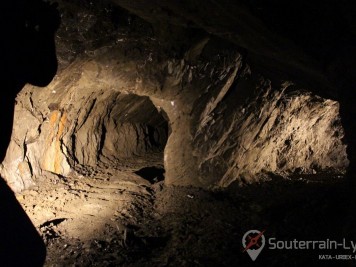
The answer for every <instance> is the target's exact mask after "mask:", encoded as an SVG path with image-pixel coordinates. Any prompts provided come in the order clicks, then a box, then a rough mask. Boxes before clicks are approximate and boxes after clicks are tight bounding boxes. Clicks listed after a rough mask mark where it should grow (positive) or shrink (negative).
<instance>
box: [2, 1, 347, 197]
mask: <svg viewBox="0 0 356 267" xmlns="http://www.w3.org/2000/svg"><path fill="white" fill-rule="evenodd" d="M118 2H120V1H118ZM121 2H122V1H121ZM75 3H76V2H73V3H68V2H66V1H62V2H60V7H61V10H62V14H63V15H62V19H63V23H62V26H61V28H60V30H59V32H58V36H57V47H58V56H59V63H60V66H59V69H60V71H59V72H58V74H57V76H56V77H55V79H54V80H53V82H52V83H51V84H50V85H49V86H48V87H46V88H43V89H39V88H36V87H32V86H27V87H26V88H25V89H24V90H23V91H22V92H21V93H20V95H19V96H18V98H17V105H16V112H15V118H16V119H15V125H14V132H13V137H12V141H11V144H10V146H9V149H8V153H7V156H6V159H5V161H4V162H3V168H2V172H1V174H2V176H4V177H5V178H6V179H7V180H8V183H9V184H10V185H11V187H12V188H13V190H15V191H20V190H23V189H24V188H28V187H30V186H31V185H32V184H33V183H36V181H38V180H40V179H43V178H45V177H47V176H48V175H50V174H56V175H59V176H64V177H66V176H68V175H70V174H71V172H74V171H77V172H80V170H82V169H83V168H92V167H96V166H98V167H101V168H113V169H115V168H116V169H120V170H128V171H136V170H138V169H140V168H142V167H147V166H162V165H164V168H165V171H166V174H165V182H166V183H167V184H175V185H195V186H203V187H214V186H217V187H220V186H223V187H225V186H228V185H230V184H231V183H232V182H234V181H237V182H239V183H245V182H247V183H249V182H253V181H259V180H260V179H263V178H264V174H266V173H268V172H273V173H279V174H291V173H294V172H302V173H311V172H315V171H320V170H333V171H343V170H344V169H345V168H346V166H347V164H348V161H347V158H346V152H345V145H344V144H343V143H342V141H341V139H342V137H343V129H342V127H341V124H340V119H339V116H338V103H337V102H335V101H331V100H326V99H323V98H321V97H318V96H316V95H313V94H311V93H310V92H308V91H309V88H307V87H305V85H304V83H303V84H298V81H295V80H293V79H292V80H290V79H286V78H289V76H285V75H282V74H280V73H278V72H275V73H271V72H269V69H268V68H266V67H265V65H264V64H261V65H258V64H257V65H256V62H255V61H253V64H249V60H248V57H247V56H246V55H245V53H244V50H243V49H241V48H238V47H236V46H233V45H231V44H230V43H228V42H226V41H223V40H221V39H217V38H216V37H213V36H209V35H207V34H204V33H203V34H202V33H201V32H199V34H198V35H197V36H196V38H192V39H189V38H190V37H187V38H186V39H184V40H182V43H179V44H175V45H177V46H178V47H179V49H178V50H179V53H178V52H177V53H176V52H175V53H173V52H172V53H170V52H167V51H170V50H169V49H171V48H172V47H168V48H167V44H166V43H164V42H161V41H160V38H156V36H155V35H154V33H153V28H154V27H155V26H154V27H153V28H152V27H151V26H150V25H149V24H147V23H145V22H143V21H141V20H140V19H139V18H137V17H135V16H133V15H130V14H127V13H125V12H123V11H121V10H120V9H117V7H114V6H113V5H106V6H105V5H104V4H103V3H101V2H100V3H98V4H96V5H98V6H99V7H103V8H102V9H100V8H98V6H96V7H95V8H94V7H91V5H90V4H89V3H87V5H79V4H78V3H77V4H75ZM79 3H81V2H80V1H79ZM85 3H86V2H85ZM125 3H126V2H125ZM101 5H104V6H101ZM99 10H100V11H99ZM117 12H119V16H116V15H115V14H116V13H117ZM114 15H115V16H114ZM118 18H119V19H118ZM178 24H179V23H178ZM180 30H181V31H182V32H183V33H187V31H186V30H184V29H180ZM210 32H211V31H210ZM218 35H220V36H221V34H218ZM228 39H229V38H228ZM167 49H168V50H167ZM178 50H177V51H178ZM261 53H262V52H261ZM294 63H295V62H294ZM294 63H293V64H294ZM266 74H267V75H266ZM268 74H270V76H269V75H268ZM168 135H169V137H168ZM167 137H168V139H167ZM163 150H164V156H163V154H162V153H163Z"/></svg>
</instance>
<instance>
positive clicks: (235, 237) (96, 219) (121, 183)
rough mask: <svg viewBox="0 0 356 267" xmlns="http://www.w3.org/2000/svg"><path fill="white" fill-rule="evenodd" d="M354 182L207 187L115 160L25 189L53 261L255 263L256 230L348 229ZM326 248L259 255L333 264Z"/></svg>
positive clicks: (276, 180) (275, 262)
mask: <svg viewBox="0 0 356 267" xmlns="http://www.w3.org/2000/svg"><path fill="white" fill-rule="evenodd" d="M292 178H293V179H292ZM347 192H348V183H347V181H346V179H343V178H342V177H341V176H337V175H331V174H323V175H319V174H316V175H309V176H296V177H291V179H286V178H282V177H278V176H274V177H272V179H271V181H268V182H263V183H260V184H253V185H246V186H243V187H239V186H237V185H236V186H234V185H233V186H230V187H229V188H228V189H225V190H220V191H207V190H203V189H198V188H193V187H176V186H165V185H164V183H163V182H157V183H154V184H151V183H149V182H148V181H146V180H144V179H143V178H141V177H139V176H137V175H135V174H134V173H132V172H119V171H110V170H108V169H106V170H105V171H102V172H100V171H99V172H98V171H97V172H95V173H92V174H89V173H88V174H87V175H79V174H76V175H73V176H72V177H66V178H57V179H53V180H51V181H47V182H42V184H41V185H40V186H38V187H37V188H32V189H31V190H27V191H24V192H22V193H20V194H17V199H18V200H19V202H20V203H21V205H22V206H23V208H24V209H25V211H26V212H27V214H28V215H29V217H30V218H31V220H32V222H33V223H34V225H35V226H36V227H37V229H38V231H39V232H40V234H41V235H42V237H43V238H44V240H45V242H46V245H47V260H46V264H45V266H250V264H251V259H250V258H249V257H248V256H247V255H246V254H245V253H242V244H241V238H242V236H243V235H244V233H245V232H246V231H247V230H251V229H258V230H266V232H265V236H266V237H276V238H278V239H280V240H293V239H294V238H297V239H298V238H299V239H300V240H318V239H326V238H329V239H333V238H334V239H341V238H342V231H343V224H342V222H341V220H340V218H345V217H346V214H347V210H348V208H349V207H348V193H347ZM318 254H320V253H318V252H315V253H313V252H312V251H310V250H309V251H306V250H304V251H301V250H300V251H286V250H284V251H282V250H279V251H273V250H264V251H263V252H262V253H261V255H260V256H259V258H258V259H257V260H256V262H254V265H256V266H300V265H302V264H307V265H308V266H328V265H326V262H325V261H324V262H320V261H318ZM328 263H330V264H331V262H328ZM333 264H335V262H333ZM330 266H335V265H332V264H331V265H330ZM338 266H342V265H340V264H339V263H338Z"/></svg>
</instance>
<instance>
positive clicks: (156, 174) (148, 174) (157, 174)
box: [135, 167, 165, 184]
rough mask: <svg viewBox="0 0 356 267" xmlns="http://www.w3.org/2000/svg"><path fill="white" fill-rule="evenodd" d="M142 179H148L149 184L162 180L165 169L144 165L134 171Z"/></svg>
mask: <svg viewBox="0 0 356 267" xmlns="http://www.w3.org/2000/svg"><path fill="white" fill-rule="evenodd" d="M135 173H136V174H137V175H139V176H141V177H142V178H143V179H145V180H147V181H149V182H150V183H151V184H154V183H157V182H160V181H163V180H164V173H165V170H164V169H163V168H158V167H145V168H142V169H140V170H138V171H136V172H135Z"/></svg>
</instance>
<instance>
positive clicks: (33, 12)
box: [0, 0, 60, 266]
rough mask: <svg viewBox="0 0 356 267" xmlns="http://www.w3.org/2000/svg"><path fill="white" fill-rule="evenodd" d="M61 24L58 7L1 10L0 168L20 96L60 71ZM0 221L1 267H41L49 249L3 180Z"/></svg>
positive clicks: (20, 5)
mask: <svg viewBox="0 0 356 267" xmlns="http://www.w3.org/2000/svg"><path fill="white" fill-rule="evenodd" d="M59 23H60V17H59V13H58V11H57V9H56V6H54V5H51V4H49V3H45V2H42V1H40V0H33V1H26V0H15V1H9V2H6V4H4V5H3V6H2V7H1V9H0V27H1V31H2V32H1V37H0V38H1V40H0V82H1V89H0V90H1V96H0V107H1V109H2V125H1V136H0V162H1V161H2V160H3V159H4V157H5V155H6V150H7V146H8V144H9V141H10V137H11V132H12V123H13V116H14V103H15V97H16V95H17V93H18V92H19V91H20V90H21V89H22V87H23V86H24V85H25V84H26V83H31V84H33V85H36V86H45V85H47V84H48V83H49V82H50V81H51V80H52V79H53V77H54V75H55V73H56V71H57V59H56V53H55V44H54V34H55V32H56V30H57V28H58V26H59ZM0 216H1V217H0V218H1V219H0V266H42V265H43V263H44V260H45V256H46V248H45V245H44V243H43V241H42V239H41V237H40V236H39V234H38V233H37V231H36V229H35V228H34V226H33V225H32V223H31V221H30V219H29V218H28V216H27V215H26V213H25V212H24V210H23V209H22V207H21V206H20V204H19V203H18V202H17V200H16V197H15V195H14V194H13V192H12V191H11V189H10V188H9V187H8V186H7V184H6V182H5V181H4V180H3V179H2V178H1V179H0Z"/></svg>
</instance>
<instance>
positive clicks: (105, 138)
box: [72, 93, 169, 180]
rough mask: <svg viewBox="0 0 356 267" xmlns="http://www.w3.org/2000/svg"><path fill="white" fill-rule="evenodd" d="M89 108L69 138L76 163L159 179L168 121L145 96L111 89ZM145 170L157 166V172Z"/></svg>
mask: <svg viewBox="0 0 356 267" xmlns="http://www.w3.org/2000/svg"><path fill="white" fill-rule="evenodd" d="M92 109H94V110H95V111H96V112H90V111H88V113H89V114H88V118H87V119H86V120H87V121H86V122H85V124H84V127H82V128H80V129H79V130H76V129H74V139H73V138H72V140H75V142H74V145H73V151H75V152H74V153H75V158H76V161H77V163H78V164H79V165H80V166H82V167H83V166H90V167H99V168H105V169H111V170H121V171H132V172H133V173H136V172H137V174H138V175H139V176H141V177H143V178H145V179H148V180H151V179H153V178H155V177H156V178H157V177H158V178H157V179H159V180H161V179H163V178H162V177H163V175H162V173H163V172H164V169H163V154H164V149H165V146H166V143H167V139H168V134H169V124H168V121H167V120H166V116H164V115H163V114H162V113H161V111H160V109H157V108H156V107H155V106H154V104H153V103H152V101H151V100H150V99H149V97H146V96H138V95H135V94H117V93H113V94H111V95H110V96H109V97H107V98H104V99H101V100H100V101H95V104H94V107H92ZM88 110H89V109H88ZM97 111H100V113H99V112H97ZM98 114H100V115H98ZM88 120H89V121H91V122H88ZM86 125H88V126H87V127H88V128H87V127H86ZM83 132H86V133H87V134H83ZM89 144H91V145H89ZM92 144H94V146H93V145H92ZM139 170H143V171H141V172H140V171H139ZM147 170H151V171H149V172H151V173H157V171H155V170H159V171H158V172H159V173H160V174H157V175H155V177H151V175H148V176H147V175H146V173H147ZM161 170H163V171H161ZM141 173H143V175H141Z"/></svg>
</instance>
